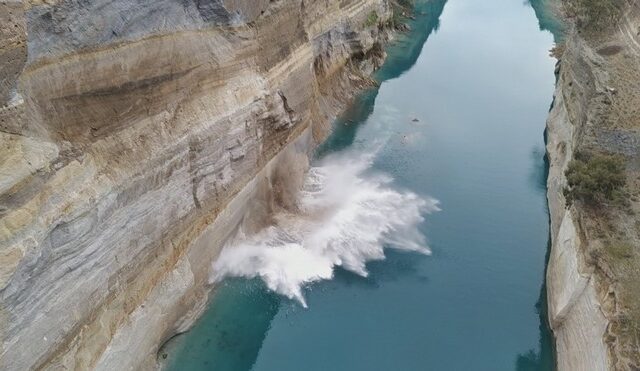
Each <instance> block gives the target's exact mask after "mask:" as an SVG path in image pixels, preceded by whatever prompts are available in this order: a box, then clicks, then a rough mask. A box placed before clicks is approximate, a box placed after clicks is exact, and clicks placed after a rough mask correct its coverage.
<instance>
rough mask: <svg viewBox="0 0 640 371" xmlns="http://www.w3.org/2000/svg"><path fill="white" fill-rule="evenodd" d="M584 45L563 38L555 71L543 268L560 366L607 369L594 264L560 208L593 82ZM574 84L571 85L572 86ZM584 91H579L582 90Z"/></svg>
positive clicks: (566, 212) (604, 323) (549, 125)
mask: <svg viewBox="0 0 640 371" xmlns="http://www.w3.org/2000/svg"><path fill="white" fill-rule="evenodd" d="M585 47H586V46H585V45H584V44H582V42H581V41H580V40H579V39H577V38H574V39H571V40H569V41H568V42H567V50H566V51H565V53H564V56H563V59H562V62H561V67H560V71H559V77H558V82H557V86H556V92H555V96H554V104H553V107H552V109H551V112H550V114H549V119H548V121H547V154H548V158H549V178H548V181H547V189H548V190H547V198H548V201H549V212H550V217H551V243H552V247H551V253H550V256H549V264H548V267H547V297H548V306H549V308H548V310H549V322H550V324H551V328H552V330H553V333H554V336H555V339H556V350H557V366H558V369H559V370H594V371H595V370H607V369H608V367H609V366H608V365H609V362H608V355H607V347H606V345H605V343H604V335H605V331H606V327H607V323H608V322H607V320H606V318H605V316H604V314H603V312H602V310H601V307H600V305H601V304H600V301H599V298H598V295H597V293H596V289H595V280H596V277H595V276H594V274H593V268H592V267H589V266H588V265H587V264H586V263H585V261H584V256H583V254H584V247H583V246H582V245H583V244H584V241H583V240H582V238H581V236H580V231H579V229H580V226H579V224H577V223H576V220H575V216H574V212H573V211H572V210H571V209H567V208H566V207H565V198H564V196H563V193H562V191H563V188H564V186H565V184H566V179H565V176H564V172H565V170H566V169H567V166H568V164H569V161H570V160H571V159H572V157H573V153H574V148H575V146H576V142H577V141H578V138H579V135H580V133H579V130H580V126H579V124H578V123H579V122H580V120H581V117H583V116H584V115H585V114H586V110H588V109H589V108H588V102H589V98H588V97H585V96H584V95H582V94H579V95H576V94H575V90H574V89H577V90H583V89H584V91H586V92H588V90H589V87H587V86H584V85H582V84H585V85H586V84H588V83H593V82H592V80H590V79H592V77H591V76H586V77H585V75H583V73H588V71H586V70H585V68H584V65H582V63H584V61H582V60H581V59H582V58H583V53H584V51H583V50H584V49H583V48H585ZM574 84H575V85H577V87H576V86H574ZM583 94H584V93H583Z"/></svg>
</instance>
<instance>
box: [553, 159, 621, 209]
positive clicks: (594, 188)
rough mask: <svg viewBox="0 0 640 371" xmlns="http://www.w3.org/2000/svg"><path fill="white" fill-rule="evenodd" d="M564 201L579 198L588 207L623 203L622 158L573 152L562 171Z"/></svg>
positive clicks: (571, 201) (569, 201)
mask: <svg viewBox="0 0 640 371" xmlns="http://www.w3.org/2000/svg"><path fill="white" fill-rule="evenodd" d="M565 175H566V177H567V187H566V188H565V189H564V196H565V198H566V200H567V204H569V205H571V204H572V203H573V202H574V201H576V200H579V201H581V202H583V203H585V204H587V205H589V206H595V205H598V204H602V203H606V202H613V203H616V204H620V203H624V201H625V194H624V185H625V180H626V179H625V178H626V176H625V161H624V159H623V158H621V157H620V156H614V155H605V154H592V153H582V152H580V153H577V154H576V158H575V159H574V160H572V161H571V162H570V163H569V167H568V169H567V171H566V172H565Z"/></svg>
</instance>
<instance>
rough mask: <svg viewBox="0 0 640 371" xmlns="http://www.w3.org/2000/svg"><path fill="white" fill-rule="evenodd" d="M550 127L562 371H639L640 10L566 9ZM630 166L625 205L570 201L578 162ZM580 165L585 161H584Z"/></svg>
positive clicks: (555, 322) (551, 278)
mask: <svg viewBox="0 0 640 371" xmlns="http://www.w3.org/2000/svg"><path fill="white" fill-rule="evenodd" d="M561 3H562V4H561V5H562V6H561V8H562V12H563V16H564V17H565V19H566V20H567V22H568V23H569V24H570V27H569V30H568V33H567V35H566V39H565V40H564V41H563V42H562V43H559V45H558V46H557V47H556V49H555V50H554V52H555V53H556V55H558V56H559V59H560V61H559V64H558V69H557V74H558V76H557V77H558V80H557V86H556V92H555V97H554V103H553V106H552V109H551V112H550V115H549V120H548V122H547V153H548V157H549V164H550V169H549V178H548V201H549V209H550V213H551V239H552V248H551V253H550V260H549V266H548V270H547V287H548V292H547V294H548V303H549V321H550V324H551V328H552V330H553V332H554V335H555V338H556V348H557V362H558V368H559V369H560V370H610V369H612V370H637V369H640V295H639V293H640V285H639V282H640V218H639V217H638V215H640V214H638V212H640V203H639V200H638V195H639V191H640V187H639V180H640V110H638V107H640V85H639V84H640V4H638V3H637V2H627V1H618V0H603V1H596V2H593V1H589V0H562V2H561ZM585 154H591V156H594V157H595V156H608V157H607V158H613V157H615V158H619V159H621V161H622V163H623V164H624V170H623V172H622V175H623V178H624V179H623V182H624V183H625V185H624V187H623V190H622V191H621V193H620V197H618V198H617V199H611V200H609V199H606V200H600V201H598V202H591V203H590V202H586V201H580V200H577V201H573V202H571V200H570V202H567V200H566V199H565V195H566V194H567V190H568V189H569V188H568V187H567V176H566V174H568V173H567V170H568V169H569V168H570V164H571V163H572V161H574V160H575V159H576V157H577V156H582V157H585ZM581 161H582V160H581Z"/></svg>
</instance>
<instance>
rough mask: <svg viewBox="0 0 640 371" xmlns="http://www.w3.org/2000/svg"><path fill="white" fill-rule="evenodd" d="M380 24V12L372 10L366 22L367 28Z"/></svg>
mask: <svg viewBox="0 0 640 371" xmlns="http://www.w3.org/2000/svg"><path fill="white" fill-rule="evenodd" d="M376 24H378V12H376V11H375V10H372V11H371V12H370V13H369V15H367V20H366V21H365V22H364V26H365V27H371V26H374V25H376Z"/></svg>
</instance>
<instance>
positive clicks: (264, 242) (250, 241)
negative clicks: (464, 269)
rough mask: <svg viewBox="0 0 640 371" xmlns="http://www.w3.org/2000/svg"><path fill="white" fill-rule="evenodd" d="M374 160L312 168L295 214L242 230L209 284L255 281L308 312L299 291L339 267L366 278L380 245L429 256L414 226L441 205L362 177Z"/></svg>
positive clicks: (345, 159) (343, 159)
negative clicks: (253, 231)
mask: <svg viewBox="0 0 640 371" xmlns="http://www.w3.org/2000/svg"><path fill="white" fill-rule="evenodd" d="M372 161H373V155H360V156H353V155H351V156H348V155H342V156H339V157H336V156H334V157H331V158H328V159H327V160H325V161H323V162H322V163H321V164H320V165H319V166H316V167H312V168H311V169H310V170H309V173H308V175H307V178H306V181H305V185H304V188H303V190H302V192H301V193H300V195H299V198H298V200H297V203H298V207H299V210H300V211H299V212H297V213H291V212H284V211H283V212H280V213H278V214H277V215H275V218H274V219H275V223H274V225H272V226H270V227H268V228H266V229H263V230H262V231H260V232H259V233H257V234H255V235H252V236H244V234H243V233H242V231H240V232H239V233H238V236H236V237H235V238H234V239H233V240H232V241H230V242H229V244H228V245H227V246H226V247H225V248H224V249H223V251H222V252H221V254H220V257H219V258H218V260H217V261H216V262H215V263H214V265H213V272H214V274H213V276H212V281H214V282H216V281H220V280H222V279H223V278H224V277H228V276H232V277H246V278H254V277H260V278H261V279H262V280H263V281H264V282H265V283H266V284H267V287H268V288H269V289H270V290H273V291H275V292H277V293H280V294H282V295H284V296H286V297H288V298H290V299H295V300H297V301H299V302H300V304H301V305H302V306H304V307H305V308H306V306H307V305H306V302H305V299H304V296H303V293H302V289H303V287H304V286H305V285H307V284H309V283H311V282H315V281H320V280H328V279H331V278H332V277H333V271H334V268H335V267H336V266H340V267H342V268H344V269H347V270H349V271H351V272H354V273H356V274H359V275H361V276H365V277H366V276H367V274H368V272H367V270H366V267H365V265H366V263H367V262H368V261H372V260H382V259H384V257H385V256H384V248H385V247H390V248H395V249H400V250H408V251H415V252H419V253H423V254H430V250H429V249H428V247H427V245H426V241H425V238H424V236H423V235H422V234H421V233H420V231H419V230H418V226H419V225H420V223H421V222H422V221H423V220H424V218H423V215H424V214H425V213H429V212H432V211H436V210H439V209H438V202H437V201H436V200H434V199H425V198H421V197H419V196H417V195H416V194H414V193H411V192H400V191H397V190H394V189H393V188H392V184H391V179H390V178H389V177H388V176H384V175H368V174H365V172H366V171H367V170H368V169H369V168H370V167H371V165H372Z"/></svg>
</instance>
